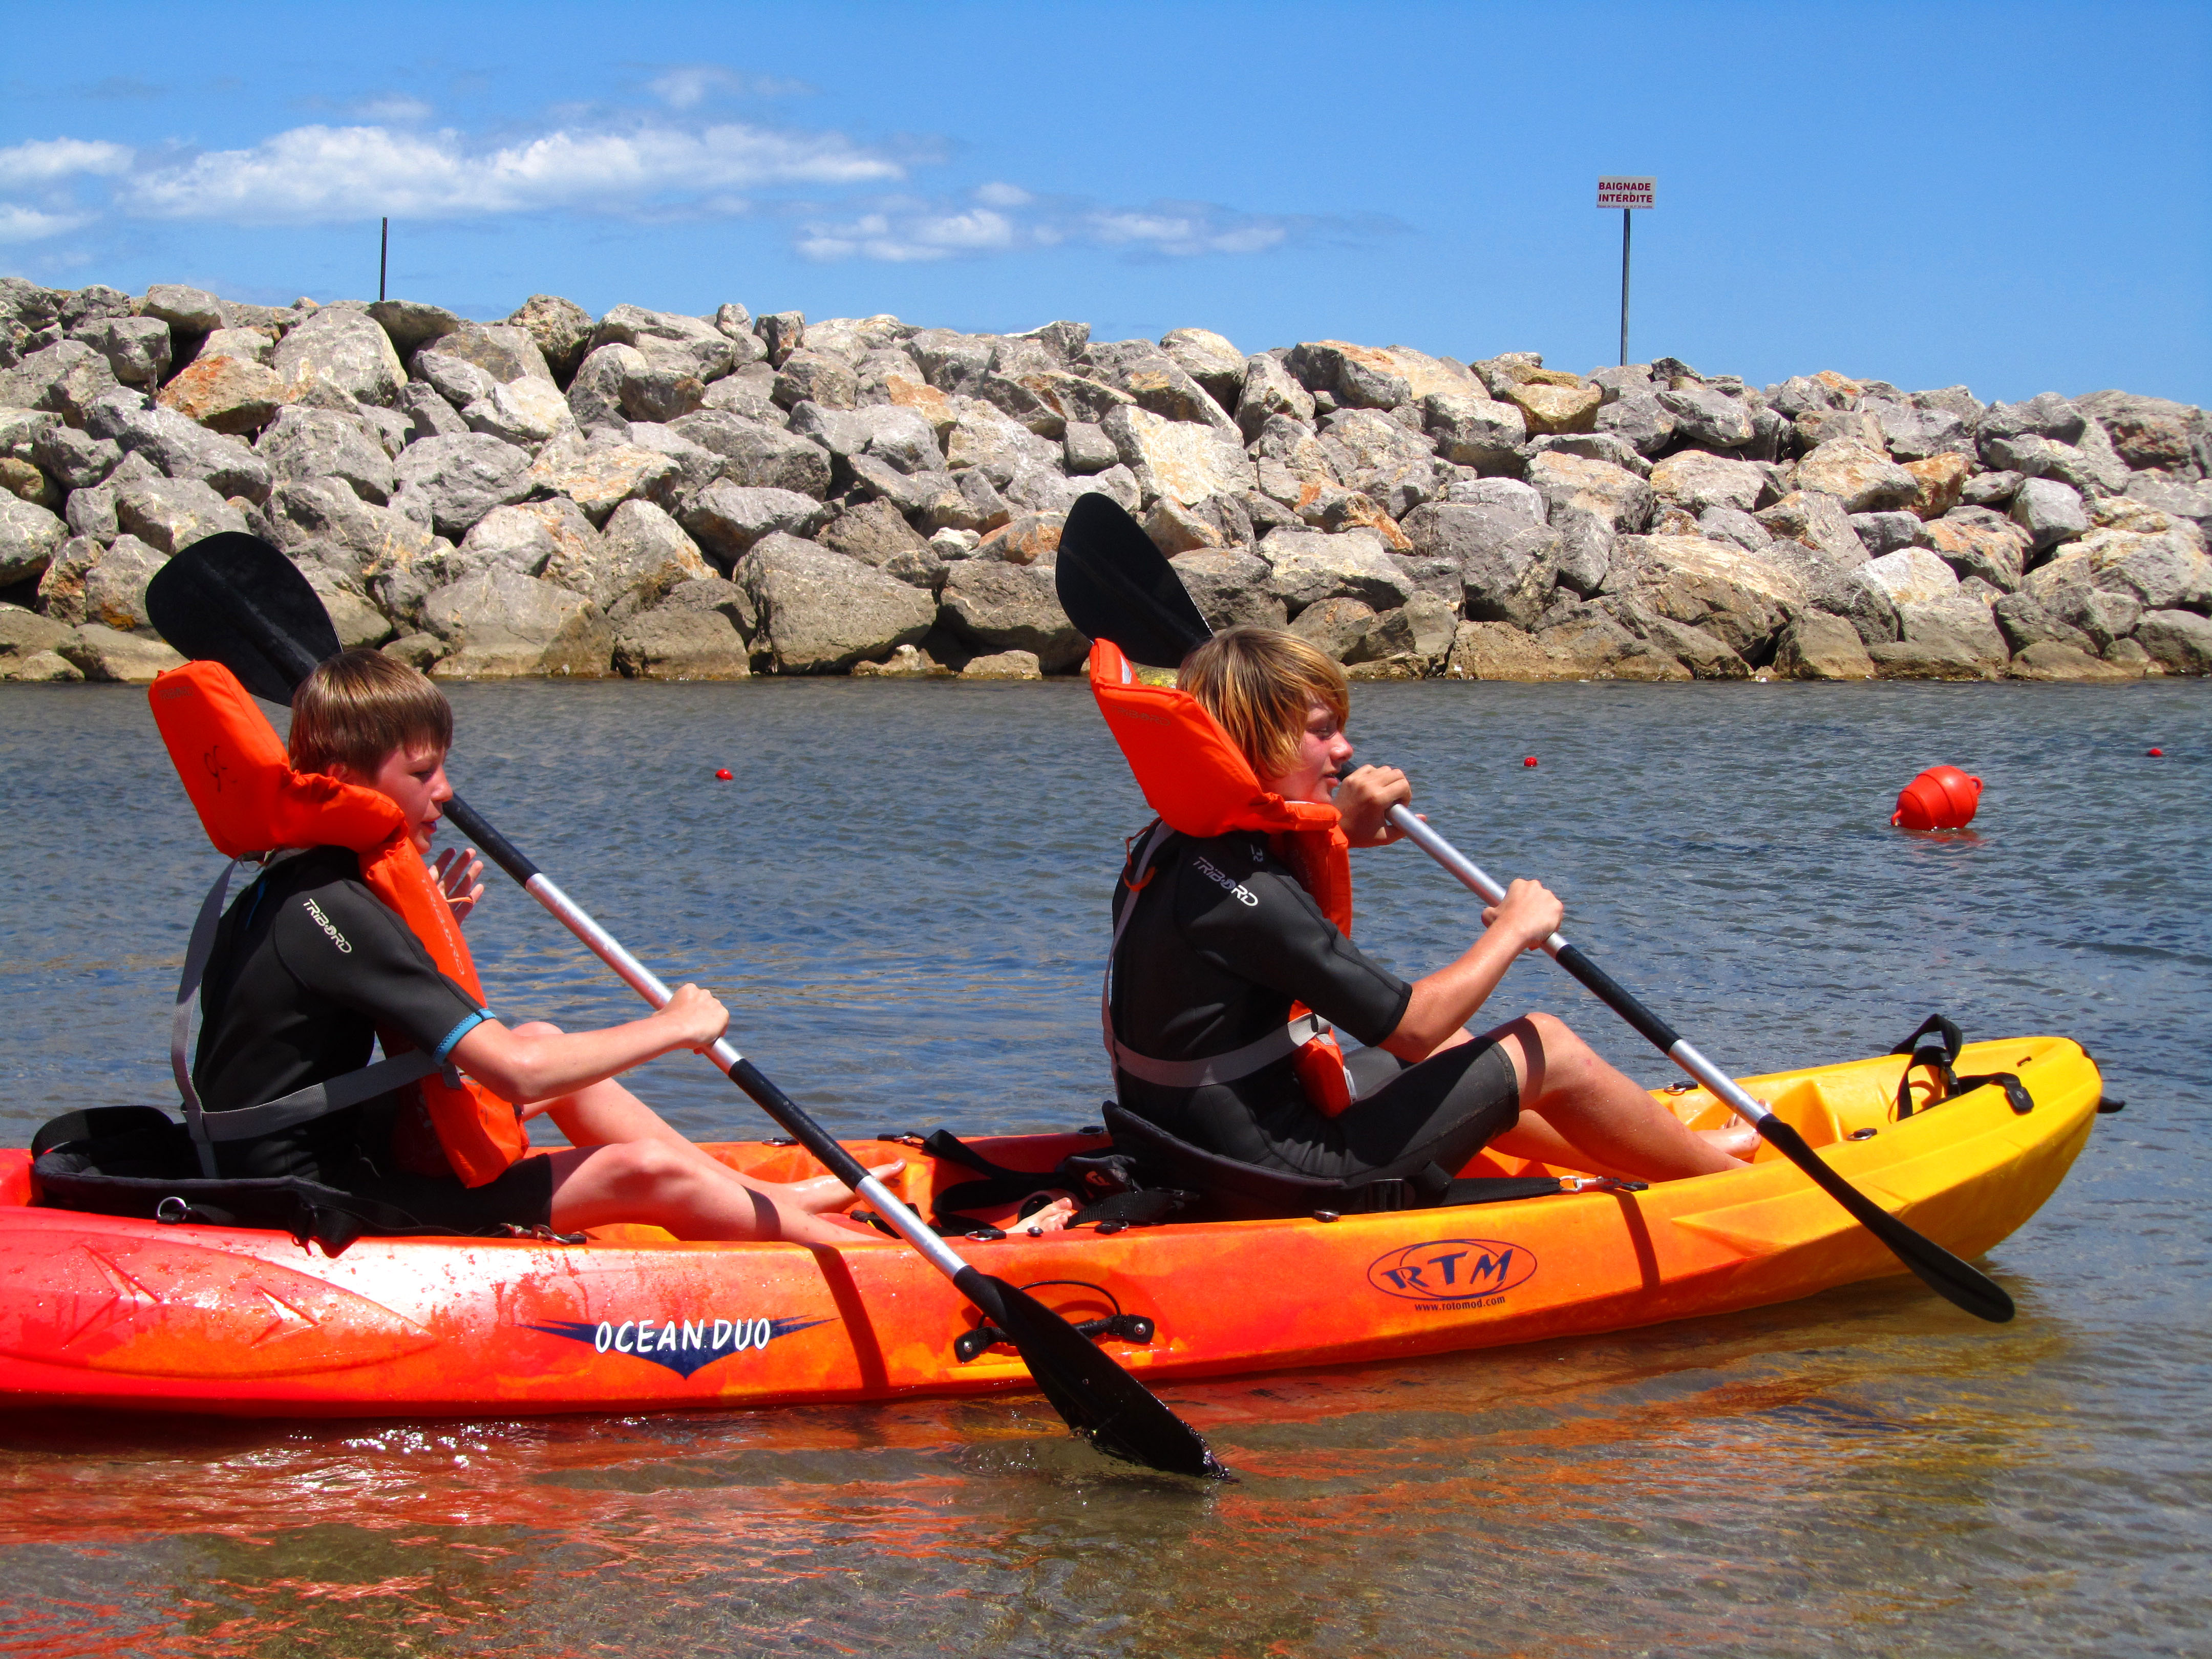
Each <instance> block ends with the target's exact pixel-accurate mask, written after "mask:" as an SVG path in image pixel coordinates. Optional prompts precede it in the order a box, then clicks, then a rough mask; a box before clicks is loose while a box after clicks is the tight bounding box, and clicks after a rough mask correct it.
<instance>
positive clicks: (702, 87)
mask: <svg viewBox="0 0 2212 1659" xmlns="http://www.w3.org/2000/svg"><path fill="white" fill-rule="evenodd" d="M645 89H646V90H647V92H649V93H651V94H653V96H654V97H656V98H658V99H659V100H660V101H661V102H662V103H664V104H665V105H667V106H668V107H669V108H671V109H692V108H695V107H696V106H698V105H699V104H701V103H702V102H704V101H705V100H706V99H707V98H708V96H709V95H710V94H716V93H725V94H733V95H734V94H751V95H752V96H754V97H756V98H786V97H790V96H792V95H793V94H798V93H804V92H808V91H811V89H812V88H809V87H808V86H807V85H806V83H805V82H803V81H785V80H780V79H778V78H776V77H775V76H768V75H740V74H738V72H737V71H736V70H730V69H725V68H723V67H722V65H720V64H678V65H677V66H676V67H675V68H674V69H671V70H667V71H665V73H663V74H660V75H657V76H654V77H653V79H652V80H650V81H647V82H646V83H645Z"/></svg>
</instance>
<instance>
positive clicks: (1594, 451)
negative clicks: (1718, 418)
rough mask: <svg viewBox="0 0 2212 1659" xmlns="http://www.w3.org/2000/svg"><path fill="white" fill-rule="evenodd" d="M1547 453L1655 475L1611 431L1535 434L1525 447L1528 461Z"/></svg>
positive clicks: (1644, 475)
mask: <svg viewBox="0 0 2212 1659" xmlns="http://www.w3.org/2000/svg"><path fill="white" fill-rule="evenodd" d="M1545 454H1552V455H1579V456H1581V457H1582V458H1583V459H1584V460H1586V461H1604V462H1606V463H1607V464H1608V465H1613V466H1617V467H1620V469H1621V470H1622V471H1626V472H1633V473H1634V474H1635V475H1636V476H1637V477H1639V478H1649V477H1650V476H1651V463H1650V462H1649V461H1647V460H1645V459H1644V457H1643V456H1641V455H1639V454H1638V453H1636V450H1635V449H1634V448H1633V447H1632V446H1631V445H1629V444H1627V443H1626V442H1625V441H1622V440H1621V439H1620V438H1618V437H1616V436H1614V435H1613V434H1612V433H1610V432H1550V433H1546V434H1544V435H1542V436H1541V437H1535V438H1531V439H1530V440H1529V441H1528V447H1527V448H1525V449H1524V450H1522V459H1523V460H1524V461H1528V460H1534V459H1535V458H1536V457H1537V456H1539V455H1545ZM1761 476H1762V477H1764V475H1763V474H1762V475H1761Z"/></svg>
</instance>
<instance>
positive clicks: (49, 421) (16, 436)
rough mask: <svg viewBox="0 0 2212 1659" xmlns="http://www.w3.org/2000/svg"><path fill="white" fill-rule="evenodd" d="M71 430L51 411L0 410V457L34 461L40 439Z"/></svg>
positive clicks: (36, 457) (36, 456)
mask: <svg viewBox="0 0 2212 1659" xmlns="http://www.w3.org/2000/svg"><path fill="white" fill-rule="evenodd" d="M0 280H4V279H0ZM73 429H74V428H69V427H64V425H63V424H62V417H61V416H58V415H57V414H55V413H53V412H52V410H40V409H0V456H5V457H7V458H9V459H13V460H18V461H33V462H35V461H36V460H37V459H38V446H39V442H40V439H41V438H43V437H45V436H46V435H48V434H50V433H52V432H55V431H57V430H59V431H70V430H73Z"/></svg>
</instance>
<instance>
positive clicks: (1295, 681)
mask: <svg viewBox="0 0 2212 1659" xmlns="http://www.w3.org/2000/svg"><path fill="white" fill-rule="evenodd" d="M1176 685H1178V686H1179V687H1181V688H1182V690H1185V691H1188V692H1189V693H1190V695H1191V696H1194V697H1196V698H1197V699H1198V701H1199V702H1200V705H1202V706H1203V707H1204V708H1205V709H1206V713H1207V714H1211V715H1212V716H1213V718H1214V720H1216V721H1217V722H1218V723H1219V725H1220V726H1221V729H1222V730H1223V731H1224V732H1227V733H1228V734H1229V740H1230V741H1231V743H1233V744H1236V745H1237V748H1238V749H1240V750H1243V754H1244V758H1245V759H1246V760H1248V761H1249V762H1250V763H1251V764H1252V770H1253V771H1254V772H1255V773H1256V774H1258V775H1259V776H1260V777H1261V779H1262V780H1263V781H1264V780H1266V779H1268V778H1274V777H1280V776H1281V775H1283V774H1284V773H1285V772H1287V771H1289V770H1290V769H1291V767H1292V766H1293V765H1295V764H1296V763H1297V757H1298V740H1299V739H1300V738H1303V737H1304V735H1305V730H1306V720H1307V719H1308V717H1309V716H1310V715H1311V714H1312V712H1313V708H1314V705H1315V704H1316V703H1319V704H1320V705H1321V706H1322V708H1326V709H1328V711H1329V712H1330V713H1331V714H1334V715H1335V716H1336V723H1337V724H1338V725H1339V726H1342V725H1343V724H1344V722H1345V720H1346V716H1347V715H1348V714H1350V713H1351V709H1352V692H1351V688H1350V687H1349V686H1348V685H1347V684H1346V683H1345V678H1344V670H1343V669H1341V668H1340V667H1338V666H1337V665H1336V664H1335V663H1334V662H1332V661H1331V660H1330V659H1328V656H1326V655H1325V654H1324V653H1322V652H1321V651H1320V650H1318V649H1316V647H1314V646H1313V645H1311V644H1310V643H1309V642H1308V641H1304V640H1302V639H1300V638H1299V637H1298V636H1297V635H1295V634H1286V633H1285V632H1284V631H1283V630H1282V629H1279V628H1260V627H1256V626H1255V625H1254V624H1252V623H1239V624H1238V625H1237V627H1235V628H1228V629H1223V630H1222V631H1221V632H1220V633H1218V634H1216V635H1214V636H1213V637H1212V639H1210V640H1208V641H1206V643H1205V644H1204V645H1201V646H1200V647H1198V649H1197V650H1195V651H1194V652H1192V653H1190V655H1189V656H1188V657H1187V658H1185V659H1183V665H1182V671H1181V672H1180V673H1178V674H1177V675H1176Z"/></svg>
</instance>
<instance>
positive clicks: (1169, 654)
mask: <svg viewBox="0 0 2212 1659" xmlns="http://www.w3.org/2000/svg"><path fill="white" fill-rule="evenodd" d="M1054 586H1056V587H1057V588H1058V590H1059V593H1060V609H1062V610H1063V611H1066V613H1067V618H1068V620H1069V621H1070V622H1072V623H1074V624H1075V626H1076V628H1077V629H1079V630H1080V631H1081V632H1082V633H1084V634H1085V635H1088V636H1089V637H1091V639H1106V640H1111V641H1113V642H1114V643H1115V645H1116V646H1117V647H1120V648H1121V653H1122V654H1123V655H1124V656H1126V657H1127V658H1129V659H1131V660H1132V661H1133V662H1139V663H1143V664H1145V665H1146V666H1148V667H1152V668H1180V667H1181V666H1182V660H1183V659H1184V658H1185V657H1186V656H1188V655H1189V654H1190V653H1191V652H1192V651H1193V650H1194V649H1195V648H1196V647H1199V646H1200V645H1203V644H1204V643H1205V642H1206V641H1207V640H1209V639H1211V638H1212V636H1213V629H1212V628H1211V627H1209V626H1208V625H1207V623H1206V618H1205V617H1203V616H1201V615H1200V613H1199V609H1198V606H1197V605H1194V604H1193V603H1192V601H1191V598H1190V595H1189V593H1188V592H1186V591H1185V589H1184V587H1183V585H1182V579H1181V578H1180V577H1178V576H1177V575H1176V571H1175V566H1174V565H1173V564H1172V563H1171V562H1170V561H1169V560H1168V558H1167V557H1166V556H1165V555H1164V554H1163V553H1161V551H1160V550H1159V549H1158V547H1156V546H1154V545H1153V544H1152V538H1151V537H1149V536H1147V535H1146V534H1145V532H1144V529H1143V527H1142V526H1139V524H1138V523H1137V521H1136V520H1133V519H1132V518H1131V517H1130V516H1129V515H1128V513H1126V512H1124V511H1123V510H1122V508H1121V504H1120V503H1119V502H1117V501H1115V500H1113V499H1112V498H1111V497H1110V496H1107V495H1098V494H1096V493H1093V494H1091V495H1081V496H1078V497H1077V498H1076V501H1075V503H1074V505H1073V506H1072V507H1070V508H1069V509H1068V513H1067V523H1066V527H1065V528H1064V529H1062V530H1061V532H1060V555H1059V563H1058V566H1057V568H1056V569H1055V571H1054ZM1389 817H1390V822H1391V823H1393V824H1395V825H1396V826H1397V827H1398V828H1399V829H1401V830H1403V831H1404V832H1405V833H1406V836H1407V839H1409V840H1410V841H1412V842H1413V843H1414V844H1415V845H1416V846H1418V847H1419V848H1420V849H1421V850H1422V851H1423V852H1425V853H1426V854H1428V855H1429V856H1430V857H1431V858H1432V859H1434V860H1436V861H1437V863H1438V864H1441V865H1442V866H1443V867H1444V868H1445V869H1446V870H1448V871H1449V872H1451V873H1452V875H1454V876H1455V877H1456V878H1458V879H1459V880H1460V881H1461V882H1462V883H1463V884H1465V885H1467V886H1468V887H1469V888H1471V889H1473V890H1474V891H1475V892H1476V893H1477V894H1479V895H1480V896H1481V897H1482V898H1483V899H1484V900H1485V901H1486V902H1489V903H1492V904H1496V903H1498V902H1501V901H1502V900H1503V899H1504V896H1505V890H1504V888H1503V887H1502V886H1500V885H1499V884H1498V883H1497V882H1495V881H1493V880H1492V879H1491V878H1490V877H1489V876H1487V875H1486V874H1485V873H1484V872H1482V871H1481V870H1480V868H1479V867H1477V866H1475V865H1474V863H1473V862H1472V861H1471V860H1468V858H1466V857H1465V856H1464V855H1463V854H1461V853H1460V852H1459V851H1458V849H1457V848H1454V847H1453V846H1452V845H1451V843H1450V842H1447V841H1446V840H1445V839H1444V838H1443V836H1440V835H1438V834H1437V832H1436V831H1435V830H1434V829H1431V828H1430V827H1429V826H1428V825H1427V824H1426V823H1423V822H1422V821H1421V820H1420V819H1419V817H1415V816H1414V815H1413V813H1412V812H1410V811H1407V810H1406V808H1404V807H1403V806H1394V807H1392V808H1391V809H1390V814H1389ZM1543 949H1544V952H1545V954H1546V955H1547V956H1549V957H1551V958H1552V959H1553V961H1555V962H1557V963H1559V966H1560V967H1562V968H1564V969H1566V970H1567V972H1569V973H1570V974H1571V975H1574V976H1575V978H1576V979H1577V980H1579V981H1581V982H1582V983H1583V985H1584V986H1585V987H1588V988H1589V990H1590V991H1591V992H1593V993H1594V994H1595V995H1596V996H1597V997H1598V999H1599V1000H1601V1001H1602V1002H1603V1003H1604V1004H1605V1005H1606V1006H1607V1007H1608V1008H1611V1009H1612V1010H1613V1012H1615V1013H1617V1014H1619V1015H1620V1017H1621V1018H1623V1019H1625V1020H1626V1021H1627V1022H1628V1023H1629V1024H1631V1025H1632V1026H1633V1027H1635V1029H1636V1030H1637V1031H1638V1033H1639V1034H1640V1035H1642V1036H1644V1038H1645V1039H1646V1040H1648V1041H1649V1042H1650V1043H1651V1044H1652V1045H1653V1046H1654V1047H1655V1048H1657V1049H1658V1050H1659V1051H1660V1053H1662V1054H1665V1055H1666V1056H1667V1057H1668V1059H1669V1060H1673V1061H1674V1063H1675V1064H1676V1065H1678V1066H1680V1067H1681V1068H1682V1069H1683V1070H1684V1071H1686V1072H1687V1073H1689V1074H1690V1075H1691V1076H1692V1077H1693V1078H1695V1079H1697V1080H1698V1081H1699V1083H1701V1084H1703V1085H1705V1087H1706V1088H1707V1089H1709V1090H1711V1091H1712V1093H1713V1095H1714V1096H1715V1097H1716V1098H1717V1099H1719V1100H1720V1101H1722V1102H1723V1103H1725V1104H1726V1105H1727V1106H1728V1107H1729V1109H1730V1110H1732V1111H1734V1112H1735V1114H1736V1115H1738V1116H1739V1117H1741V1118H1742V1119H1744V1120H1745V1121H1747V1122H1748V1123H1750V1124H1751V1125H1752V1126H1753V1127H1754V1128H1756V1129H1757V1130H1758V1131H1759V1138H1760V1139H1762V1140H1764V1141H1765V1142H1766V1143H1767V1145H1769V1146H1772V1147H1773V1148H1774V1149H1775V1150H1776V1151H1777V1152H1780V1153H1781V1154H1782V1156H1783V1157H1784V1158H1788V1159H1789V1160H1790V1162H1791V1163H1792V1164H1796V1166H1797V1167H1798V1168H1799V1169H1800V1170H1803V1171H1804V1172H1805V1173H1806V1174H1807V1175H1808V1176H1810V1177H1811V1178H1812V1180H1813V1182H1814V1184H1815V1185H1817V1186H1818V1187H1819V1188H1820V1190H1821V1191H1822V1192H1824V1193H1826V1194H1828V1196H1829V1197H1831V1198H1832V1199H1834V1200H1836V1202H1837V1203H1838V1204H1840V1205H1842V1206H1843V1207H1844V1209H1845V1210H1846V1211H1848V1212H1850V1215H1851V1218H1853V1219H1854V1220H1856V1221H1857V1222H1858V1223H1859V1224H1860V1225H1863V1227H1865V1228H1866V1229H1867V1231H1869V1232H1871V1233H1873V1234H1874V1236H1875V1237H1877V1238H1879V1239H1880V1240H1881V1242H1882V1243H1884V1244H1886V1245H1887V1246H1888V1247H1889V1249H1890V1250H1891V1252H1892V1253H1893V1254H1894V1255H1896V1257H1897V1259H1898V1260H1899V1261H1902V1262H1903V1263H1904V1264H1905V1266H1906V1267H1909V1268H1910V1269H1911V1271H1912V1273H1914V1275H1915V1276H1916V1277H1917V1278H1918V1279H1919V1280H1920V1282H1921V1283H1922V1284H1923V1285H1927V1286H1928V1288H1929V1290H1931V1291H1935V1292H1936V1294H1937V1295H1938V1296H1941V1297H1944V1298H1945V1299H1946V1300H1947V1301H1949V1302H1951V1303H1952V1304H1954V1305H1956V1306H1958V1307H1960V1308H1963V1309H1964V1310H1966V1312H1968V1313H1970V1314H1972V1315H1973V1316H1975V1317H1977V1318H1978V1319H1985V1320H1988V1321H1989V1322H1990V1323H1992V1324H2002V1323H2003V1322H2005V1321H2007V1320H2008V1319H2010V1318H2011V1317H2012V1316H2013V1303H2012V1297H2009V1296H2008V1295H2007V1294H2006V1293H2005V1291H2004V1288H2003V1286H2002V1285H1999V1284H1997V1283H1996V1280H1994V1279H1991V1278H1990V1277H1989V1275H1988V1274H1986V1273H1983V1272H1981V1271H1980V1270H1979V1269H1978V1268H1976V1267H1972V1266H1970V1265H1969V1264H1968V1263H1966V1262H1965V1261H1960V1259H1959V1257H1958V1256H1956V1255H1953V1254H1952V1253H1951V1252H1950V1251H1949V1250H1947V1249H1944V1248H1943V1247H1942V1245H1941V1244H1938V1243H1936V1241H1935V1240H1934V1239H1932V1238H1929V1237H1925V1236H1924V1235H1923V1234H1921V1233H1919V1232H1917V1231H1914V1230H1913V1229H1912V1228H1911V1227H1908V1226H1907V1225H1905V1223H1903V1222H1902V1221H1899V1219H1898V1218H1896V1217H1895V1216H1893V1215H1891V1214H1890V1213H1889V1212H1887V1211H1886V1210H1884V1209H1883V1208H1882V1207H1881V1206H1880V1205H1878V1204H1876V1203H1875V1201H1874V1200H1872V1199H1870V1198H1869V1197H1867V1195H1866V1194H1863V1193H1862V1192H1860V1191H1859V1190H1858V1189H1857V1188H1856V1187H1854V1186H1852V1185H1851V1184H1850V1182H1848V1181H1845V1180H1844V1178H1843V1176H1839V1175H1838V1174H1837V1173H1836V1172H1835V1170H1832V1169H1831V1168H1829V1166H1828V1165H1827V1164H1826V1163H1825V1162H1824V1161H1822V1159H1821V1158H1820V1154H1819V1153H1817V1152H1814V1150H1813V1148H1812V1146H1810V1145H1809V1144H1808V1142H1807V1141H1806V1139H1805V1137H1804V1136H1803V1135H1802V1134H1800V1133H1798V1132H1797V1129H1796V1127H1795V1126H1794V1125H1792V1124H1790V1123H1789V1122H1786V1121H1784V1120H1783V1119H1782V1118H1780V1117H1778V1116H1776V1115H1775V1114H1774V1112H1773V1110H1772V1109H1771V1108H1770V1107H1768V1106H1767V1105H1766V1104H1765V1103H1764V1102H1762V1101H1759V1100H1757V1099H1754V1098H1753V1097H1752V1096H1751V1095H1749V1094H1747V1093H1746V1092H1745V1091H1744V1090H1743V1089H1742V1088H1741V1086H1740V1085H1738V1084H1737V1083H1736V1081H1735V1079H1733V1078H1731V1077H1729V1075H1728V1073H1725V1072H1723V1071H1722V1070H1721V1069H1720V1067H1719V1066H1716V1065H1714V1064H1713V1062H1712V1061H1711V1060H1708V1059H1706V1058H1705V1055H1704V1054H1700V1053H1699V1051H1698V1050H1697V1048H1695V1047H1694V1046H1692V1044H1691V1042H1689V1040H1688V1039H1687V1038H1686V1037H1684V1036H1681V1035H1680V1033H1679V1032H1677V1031H1676V1030H1674V1027H1673V1026H1671V1025H1669V1024H1667V1022H1666V1021H1665V1020H1663V1019H1661V1018H1659V1017H1658V1016H1657V1015H1656V1014H1655V1013H1653V1012H1651V1011H1650V1009H1649V1008H1647V1007H1645V1006H1644V1004H1643V1003H1642V1002H1640V1001H1638V1000H1637V999H1636V998H1635V997H1633V996H1632V995H1631V994H1629V993H1628V991H1627V990H1626V988H1624V987H1622V986H1621V985H1620V984H1619V983H1618V982H1617V981H1614V980H1613V978H1612V976H1611V975H1607V973H1605V972H1604V971H1603V970H1602V969H1600V968H1599V967H1598V966H1597V964H1596V963H1593V962H1592V961H1591V960H1590V959H1589V957H1587V956H1585V955H1584V954H1583V951H1582V950H1581V948H1580V947H1579V946H1577V945H1570V944H1569V943H1568V942H1567V941H1566V940H1565V939H1564V938H1562V937H1561V936H1560V935H1559V934H1558V933H1553V935H1552V936H1551V937H1550V938H1549V939H1546V940H1545V941H1544V944H1543Z"/></svg>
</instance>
